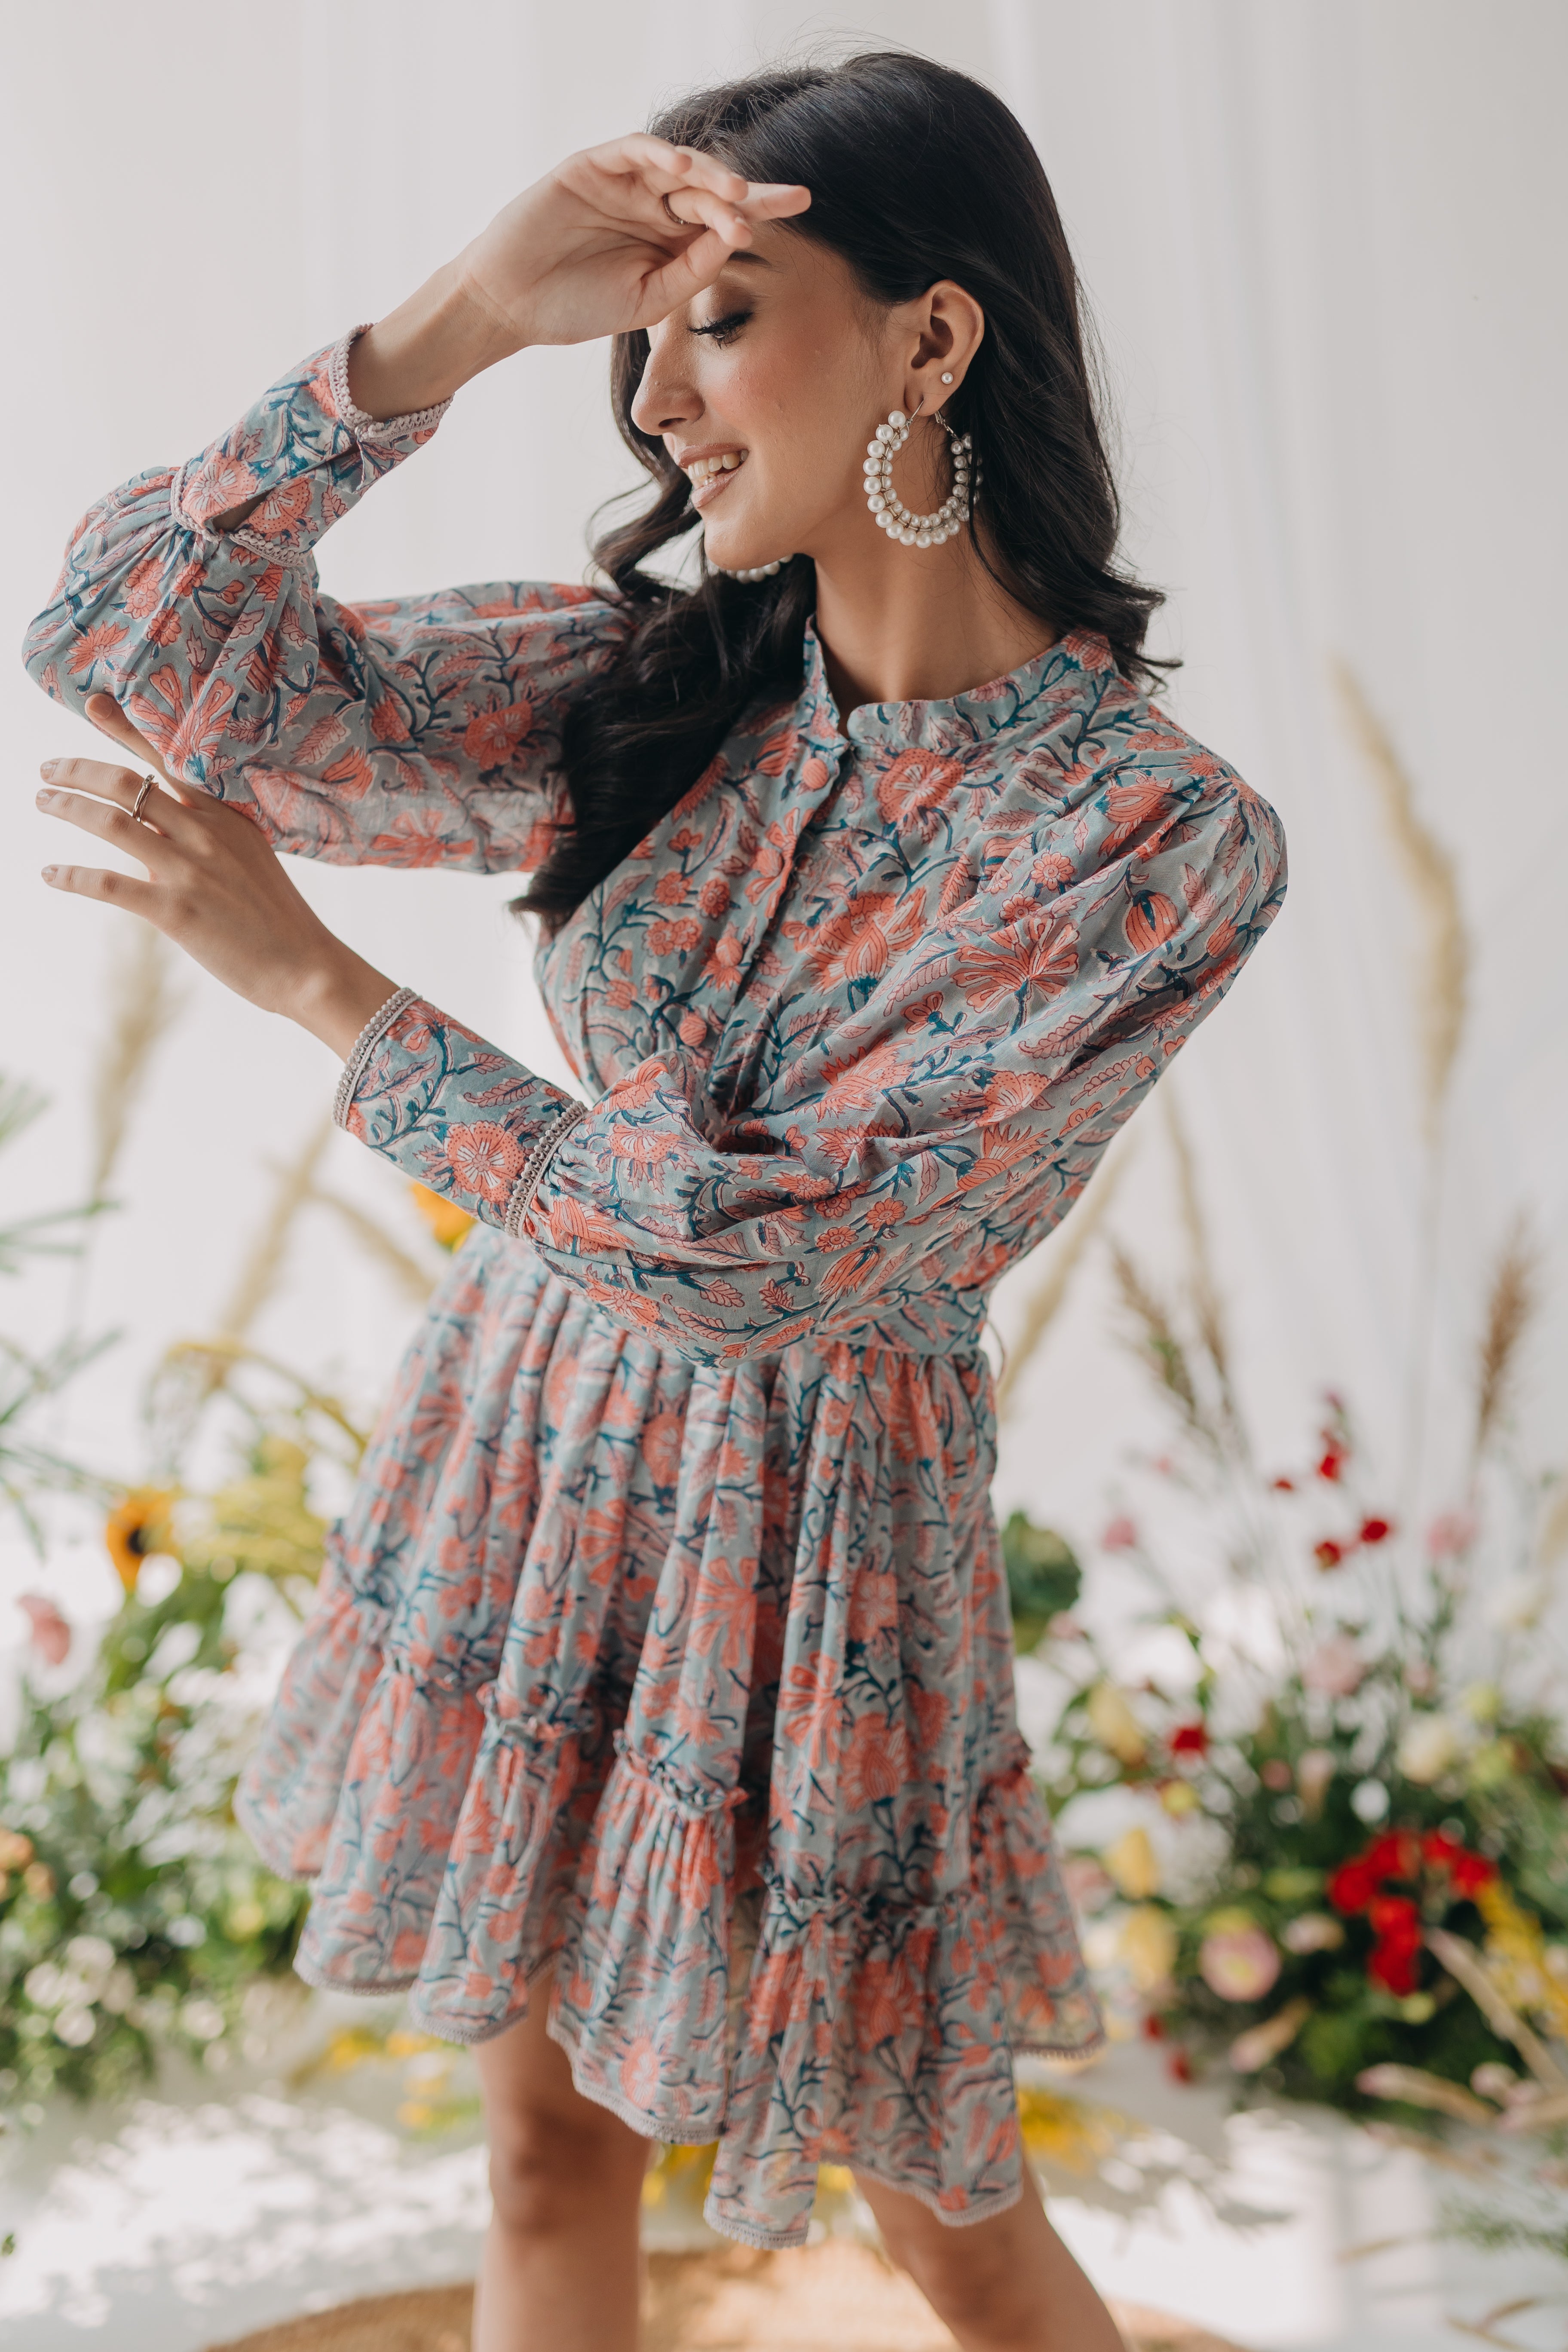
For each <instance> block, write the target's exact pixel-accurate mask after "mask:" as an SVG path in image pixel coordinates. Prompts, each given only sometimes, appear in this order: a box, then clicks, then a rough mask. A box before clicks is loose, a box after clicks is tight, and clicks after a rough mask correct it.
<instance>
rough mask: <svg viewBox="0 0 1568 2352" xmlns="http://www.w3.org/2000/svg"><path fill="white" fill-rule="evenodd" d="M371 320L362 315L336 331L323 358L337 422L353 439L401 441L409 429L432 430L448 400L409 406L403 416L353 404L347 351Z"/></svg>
mask: <svg viewBox="0 0 1568 2352" xmlns="http://www.w3.org/2000/svg"><path fill="white" fill-rule="evenodd" d="M374 323H375V321H374V320H373V319H365V320H362V321H361V323H360V324H359V325H358V326H357V327H351V328H350V329H349V331H348V333H347V334H346V335H340V336H339V338H338V340H337V341H336V342H335V343H334V344H333V345H332V355H331V359H330V360H329V361H328V362H327V382H328V383H329V384H330V385H331V394H332V406H333V407H334V408H335V409H336V410H337V413H338V422H339V424H340V425H346V426H347V427H348V429H349V431H350V432H351V433H352V434H353V436H354V439H355V440H356V441H361V442H376V441H402V440H405V439H406V438H407V436H408V435H410V434H411V433H434V431H435V430H436V427H437V425H439V424H440V422H441V419H442V418H443V416H445V415H446V414H447V410H448V409H449V408H450V407H451V405H452V404H451V402H450V400H442V401H437V404H436V405H435V407H434V408H414V409H410V411H409V412H408V414H407V415H406V416H368V415H366V414H365V412H364V410H363V408H359V407H356V405H355V404H354V402H353V399H352V398H351V397H350V394H349V353H350V352H352V351H353V347H354V345H355V343H356V342H357V341H359V338H360V337H361V335H363V334H365V333H367V332H368V331H369V330H370V329H371V327H373V326H374Z"/></svg>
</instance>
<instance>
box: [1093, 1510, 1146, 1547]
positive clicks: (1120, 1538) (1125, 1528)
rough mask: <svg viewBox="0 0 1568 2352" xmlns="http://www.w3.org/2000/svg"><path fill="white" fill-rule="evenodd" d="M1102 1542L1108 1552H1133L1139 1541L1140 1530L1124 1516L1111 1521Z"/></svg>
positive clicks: (1101, 1538) (1101, 1539)
mask: <svg viewBox="0 0 1568 2352" xmlns="http://www.w3.org/2000/svg"><path fill="white" fill-rule="evenodd" d="M1137 1540H1138V1530H1137V1528H1135V1527H1134V1526H1133V1524H1132V1522H1131V1519H1130V1518H1128V1517H1125V1515H1124V1516H1123V1517H1121V1518H1116V1519H1112V1520H1111V1522H1110V1526H1109V1527H1108V1528H1106V1530H1105V1533H1104V1534H1103V1535H1102V1536H1101V1537H1100V1542H1101V1544H1102V1545H1103V1546H1104V1548H1105V1549H1106V1550H1107V1551H1131V1549H1132V1547H1133V1545H1134V1544H1135V1543H1136V1542H1137Z"/></svg>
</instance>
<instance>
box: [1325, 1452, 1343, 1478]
mask: <svg viewBox="0 0 1568 2352" xmlns="http://www.w3.org/2000/svg"><path fill="white" fill-rule="evenodd" d="M1344 1458H1345V1457H1344V1455H1343V1454H1342V1453H1341V1451H1340V1449H1339V1447H1338V1446H1337V1445H1331V1446H1330V1448H1329V1450H1328V1452H1327V1453H1326V1454H1324V1455H1323V1458H1322V1460H1321V1462H1320V1463H1319V1465H1318V1475H1319V1477H1320V1478H1329V1479H1334V1478H1337V1477H1338V1476H1339V1475H1340V1466H1341V1465H1342V1463H1343V1461H1344Z"/></svg>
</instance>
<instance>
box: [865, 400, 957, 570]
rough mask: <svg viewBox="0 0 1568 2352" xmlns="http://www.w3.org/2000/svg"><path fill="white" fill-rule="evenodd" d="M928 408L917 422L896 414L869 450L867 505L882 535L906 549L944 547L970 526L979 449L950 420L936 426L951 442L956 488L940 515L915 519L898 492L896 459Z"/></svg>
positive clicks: (881, 427) (879, 430)
mask: <svg viewBox="0 0 1568 2352" xmlns="http://www.w3.org/2000/svg"><path fill="white" fill-rule="evenodd" d="M942 381H943V383H946V382H947V381H948V379H947V378H946V377H945V376H944V377H943V379H942ZM924 405H925V403H924V400H923V399H922V400H921V402H920V403H919V404H918V405H917V406H916V408H915V410H914V415H911V416H906V415H904V412H903V410H902V409H901V408H895V409H892V410H891V411H890V412H889V416H888V421H887V423H886V424H885V425H878V427H877V437H876V439H875V440H874V441H868V442H867V444H866V469H865V479H866V504H867V505H868V507H869V508H870V509H871V512H872V515H873V516H874V517H875V519H876V523H877V528H878V529H879V530H885V531H886V532H887V534H888V536H889V539H896V540H897V541H899V543H900V546H902V547H940V546H941V545H942V541H944V540H949V539H952V538H953V537H954V535H955V534H956V532H957V531H958V529H959V527H960V525H961V524H963V523H966V522H967V521H968V520H969V474H970V464H971V452H972V450H973V446H974V445H973V440H972V439H971V437H970V436H969V435H968V434H967V433H964V434H958V433H955V432H954V431H953V429H952V425H950V424H949V423H948V422H947V419H946V418H945V417H944V416H938V417H937V419H936V422H937V424H939V425H941V426H942V431H943V432H944V433H945V434H946V436H947V438H948V446H949V451H950V454H951V456H952V489H951V490H950V491H949V492H948V494H947V497H946V498H945V499H944V500H943V501H942V505H941V506H940V507H938V509H937V510H936V512H935V513H934V514H928V515H918V514H911V513H910V509H909V508H908V507H907V506H905V504H904V502H903V500H902V499H901V498H900V496H899V494H898V492H897V490H895V489H894V488H893V459H894V458H895V457H897V455H898V453H899V451H900V449H901V448H902V447H903V446H904V444H905V442H906V441H907V440H908V439H909V437H910V425H912V424H913V422H914V418H915V417H916V416H918V415H920V413H921V408H923V407H924ZM974 479H975V481H976V482H978V481H979V479H980V468H979V467H978V466H976V467H974Z"/></svg>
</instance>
